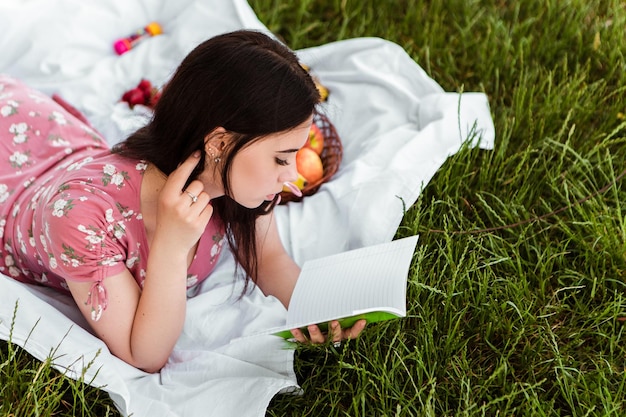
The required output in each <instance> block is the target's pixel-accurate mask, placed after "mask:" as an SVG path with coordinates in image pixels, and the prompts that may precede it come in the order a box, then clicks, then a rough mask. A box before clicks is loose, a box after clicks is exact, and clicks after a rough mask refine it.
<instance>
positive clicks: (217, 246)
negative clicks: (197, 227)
mask: <svg viewBox="0 0 626 417" xmlns="http://www.w3.org/2000/svg"><path fill="white" fill-rule="evenodd" d="M224 242H225V236H224V235H223V234H221V233H219V232H218V233H216V234H214V235H213V246H211V259H210V262H211V263H214V262H215V261H217V258H218V257H219V254H220V253H221V252H222V246H224Z"/></svg>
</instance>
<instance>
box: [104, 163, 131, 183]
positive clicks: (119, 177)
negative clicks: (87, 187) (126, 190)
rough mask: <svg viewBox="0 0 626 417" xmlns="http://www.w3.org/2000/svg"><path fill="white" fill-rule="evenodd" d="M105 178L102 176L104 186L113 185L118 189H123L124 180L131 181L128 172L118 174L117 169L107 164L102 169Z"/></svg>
mask: <svg viewBox="0 0 626 417" xmlns="http://www.w3.org/2000/svg"><path fill="white" fill-rule="evenodd" d="M102 172H103V174H104V175H103V176H102V184H104V185H109V184H113V185H115V186H117V188H118V189H119V188H122V186H123V185H124V180H128V179H130V176H129V175H128V172H126V171H122V172H117V169H116V168H115V166H114V165H111V164H106V165H104V167H103V168H102Z"/></svg>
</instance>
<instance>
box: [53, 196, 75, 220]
mask: <svg viewBox="0 0 626 417" xmlns="http://www.w3.org/2000/svg"><path fill="white" fill-rule="evenodd" d="M72 201H74V200H72V199H69V200H64V199H62V198H59V199H58V200H56V201H55V202H54V203H53V204H52V207H51V208H52V215H53V216H54V217H63V216H65V215H67V213H68V212H69V211H70V210H71V209H73V208H74V205H73V204H72Z"/></svg>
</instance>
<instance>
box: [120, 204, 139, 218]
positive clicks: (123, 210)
mask: <svg viewBox="0 0 626 417" xmlns="http://www.w3.org/2000/svg"><path fill="white" fill-rule="evenodd" d="M115 207H117V211H119V212H120V214H121V215H122V217H123V218H125V219H128V218H129V217H132V215H133V214H135V211H134V210H133V209H129V208H128V206H123V205H121V204H120V203H115Z"/></svg>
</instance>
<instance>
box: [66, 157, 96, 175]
mask: <svg viewBox="0 0 626 417" xmlns="http://www.w3.org/2000/svg"><path fill="white" fill-rule="evenodd" d="M91 161H93V157H91V156H88V157H87V158H85V159H83V160H82V161H79V162H74V163H73V164H71V165H70V166H68V167H67V170H68V171H76V170H79V169H81V168H82V167H83V166H84V165H85V164H88V163H89V162H91Z"/></svg>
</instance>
